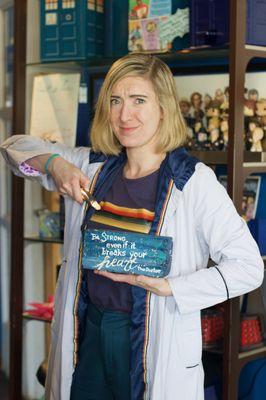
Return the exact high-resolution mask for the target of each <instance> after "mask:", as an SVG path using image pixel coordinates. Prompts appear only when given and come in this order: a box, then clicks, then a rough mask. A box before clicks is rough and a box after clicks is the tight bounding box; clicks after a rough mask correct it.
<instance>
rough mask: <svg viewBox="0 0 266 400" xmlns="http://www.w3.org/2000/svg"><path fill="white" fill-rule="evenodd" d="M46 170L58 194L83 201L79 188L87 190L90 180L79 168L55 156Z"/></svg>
mask: <svg viewBox="0 0 266 400" xmlns="http://www.w3.org/2000/svg"><path fill="white" fill-rule="evenodd" d="M48 171H49V173H50V175H51V176H52V178H53V180H54V182H55V185H56V187H57V189H58V191H59V193H60V194H62V195H67V196H70V197H71V198H72V199H74V200H75V201H77V202H78V203H80V204H82V203H83V202H84V199H83V197H82V195H81V191H80V190H81V188H83V189H85V190H86V191H88V190H89V186H90V180H89V178H88V177H87V176H86V175H85V174H84V173H83V172H82V171H81V170H80V169H79V168H77V167H76V166H75V165H74V164H71V163H70V162H68V161H66V160H65V159H64V158H62V157H56V158H54V159H53V160H52V161H51V163H50V164H49V167H48Z"/></svg>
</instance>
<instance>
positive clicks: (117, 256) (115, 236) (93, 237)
mask: <svg viewBox="0 0 266 400" xmlns="http://www.w3.org/2000/svg"><path fill="white" fill-rule="evenodd" d="M83 238H84V241H83V257H82V265H83V267H84V268H88V269H99V270H102V271H109V272H117V273H123V274H137V275H146V276H152V277H157V278H160V277H163V276H166V275H168V273H169V271H170V266H171V258H172V257H171V256H172V246H173V243H172V238H170V237H166V236H154V235H146V234H139V233H132V232H124V231H121V232H120V231H109V230H99V229H90V230H87V231H85V232H84V237H83Z"/></svg>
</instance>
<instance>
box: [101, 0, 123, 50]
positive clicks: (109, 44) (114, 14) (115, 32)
mask: <svg viewBox="0 0 266 400" xmlns="http://www.w3.org/2000/svg"><path fill="white" fill-rule="evenodd" d="M104 13H105V35H104V36H105V39H104V55H105V56H106V57H120V56H124V55H125V54H127V53H128V48H127V42H128V1H127V0H105V3H104Z"/></svg>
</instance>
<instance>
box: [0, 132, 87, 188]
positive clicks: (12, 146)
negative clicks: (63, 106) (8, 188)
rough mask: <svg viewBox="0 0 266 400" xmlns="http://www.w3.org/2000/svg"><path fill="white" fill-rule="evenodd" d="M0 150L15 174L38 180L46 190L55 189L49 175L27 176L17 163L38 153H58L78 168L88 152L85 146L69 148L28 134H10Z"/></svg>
mask: <svg viewBox="0 0 266 400" xmlns="http://www.w3.org/2000/svg"><path fill="white" fill-rule="evenodd" d="M0 151H1V153H2V155H3V157H4V159H5V160H6V162H7V164H8V165H9V167H10V168H11V170H12V172H13V173H14V174H15V175H17V176H20V177H23V178H28V179H31V180H35V181H38V182H39V183H40V184H41V185H43V186H44V187H45V188H46V189H47V190H56V187H55V185H54V182H53V179H52V177H51V176H48V175H46V174H41V173H40V174H39V176H34V177H31V176H28V175H27V174H24V173H23V171H22V170H20V169H19V165H20V164H21V163H23V162H25V161H26V160H28V159H30V158H32V157H35V156H38V155H42V154H48V153H58V154H60V155H61V156H62V157H63V158H65V159H66V160H67V161H69V162H71V163H73V164H75V165H76V166H77V167H78V168H82V166H83V165H84V163H87V164H88V163H89V152H90V150H89V149H88V148H85V147H80V148H70V147H67V146H66V145H64V144H62V143H52V142H49V141H46V140H43V139H40V138H36V137H32V136H29V135H14V136H11V137H10V138H8V139H7V140H6V141H4V142H3V143H2V144H1V146H0Z"/></svg>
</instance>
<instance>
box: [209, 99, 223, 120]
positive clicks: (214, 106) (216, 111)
mask: <svg viewBox="0 0 266 400" xmlns="http://www.w3.org/2000/svg"><path fill="white" fill-rule="evenodd" d="M220 106H221V104H220V102H219V101H217V100H212V101H211V102H210V103H209V106H208V108H207V110H206V117H207V120H208V121H209V119H210V118H213V117H216V118H219V116H220Z"/></svg>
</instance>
